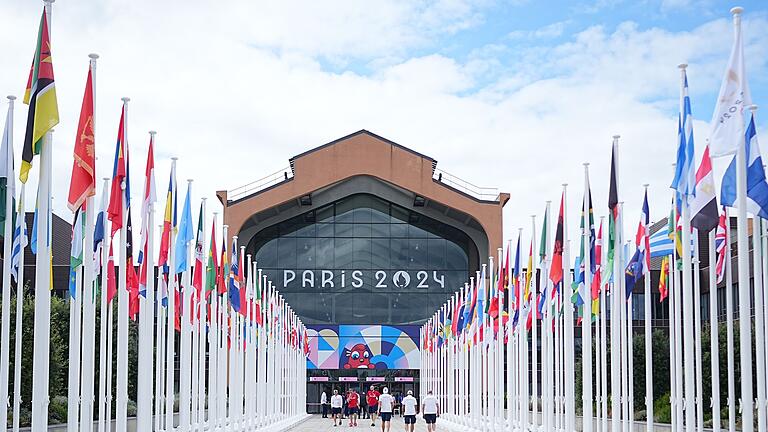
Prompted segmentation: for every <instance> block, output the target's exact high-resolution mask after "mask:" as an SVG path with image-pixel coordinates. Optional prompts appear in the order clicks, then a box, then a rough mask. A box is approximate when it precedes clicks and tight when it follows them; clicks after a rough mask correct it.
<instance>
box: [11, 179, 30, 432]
mask: <svg viewBox="0 0 768 432" xmlns="http://www.w3.org/2000/svg"><path fill="white" fill-rule="evenodd" d="M24 187H25V185H24V183H22V184H21V191H20V192H19V211H18V213H17V214H16V218H18V219H17V220H18V221H19V222H18V223H19V226H20V227H21V231H20V232H19V236H20V237H21V238H25V237H26V229H27V221H26V211H25V209H24ZM25 245H26V242H25V241H21V239H20V240H19V247H20V248H21V250H20V251H19V269H18V277H17V281H16V329H15V330H16V346H15V348H14V352H13V358H14V360H13V432H19V413H20V411H21V338H22V333H21V327H22V325H24V322H23V320H22V314H23V313H24V308H23V305H24V248H25Z"/></svg>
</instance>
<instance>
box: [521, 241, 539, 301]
mask: <svg viewBox="0 0 768 432" xmlns="http://www.w3.org/2000/svg"><path fill="white" fill-rule="evenodd" d="M535 271H536V268H534V266H533V239H531V247H530V250H529V252H528V266H527V267H526V269H525V290H524V292H523V310H524V311H527V308H528V303H529V302H530V301H531V288H532V287H533V280H534V277H535V276H536V275H535V274H534V273H535Z"/></svg>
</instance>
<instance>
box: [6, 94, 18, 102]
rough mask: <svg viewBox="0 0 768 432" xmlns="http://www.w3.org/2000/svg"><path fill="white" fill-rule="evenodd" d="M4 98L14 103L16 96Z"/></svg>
mask: <svg viewBox="0 0 768 432" xmlns="http://www.w3.org/2000/svg"><path fill="white" fill-rule="evenodd" d="M6 97H7V98H8V100H9V101H15V100H16V96H14V95H8V96H6Z"/></svg>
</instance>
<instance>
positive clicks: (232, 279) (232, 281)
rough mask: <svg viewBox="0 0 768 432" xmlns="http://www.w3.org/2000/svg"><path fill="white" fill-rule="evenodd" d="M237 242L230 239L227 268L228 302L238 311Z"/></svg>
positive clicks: (238, 274)
mask: <svg viewBox="0 0 768 432" xmlns="http://www.w3.org/2000/svg"><path fill="white" fill-rule="evenodd" d="M238 263H239V260H238V257H237V243H235V241H232V267H230V269H229V304H230V305H231V306H232V309H234V310H235V312H240V269H239V267H238Z"/></svg>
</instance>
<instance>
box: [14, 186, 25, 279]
mask: <svg viewBox="0 0 768 432" xmlns="http://www.w3.org/2000/svg"><path fill="white" fill-rule="evenodd" d="M25 219H26V218H25V217H24V189H23V188H22V190H21V194H20V195H19V211H18V214H17V216H16V225H15V227H14V229H13V246H12V251H11V276H13V279H14V280H15V281H16V283H17V284H20V285H23V284H22V283H21V282H20V281H19V264H20V263H21V254H23V253H24V248H25V247H27V222H26V220H25Z"/></svg>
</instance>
